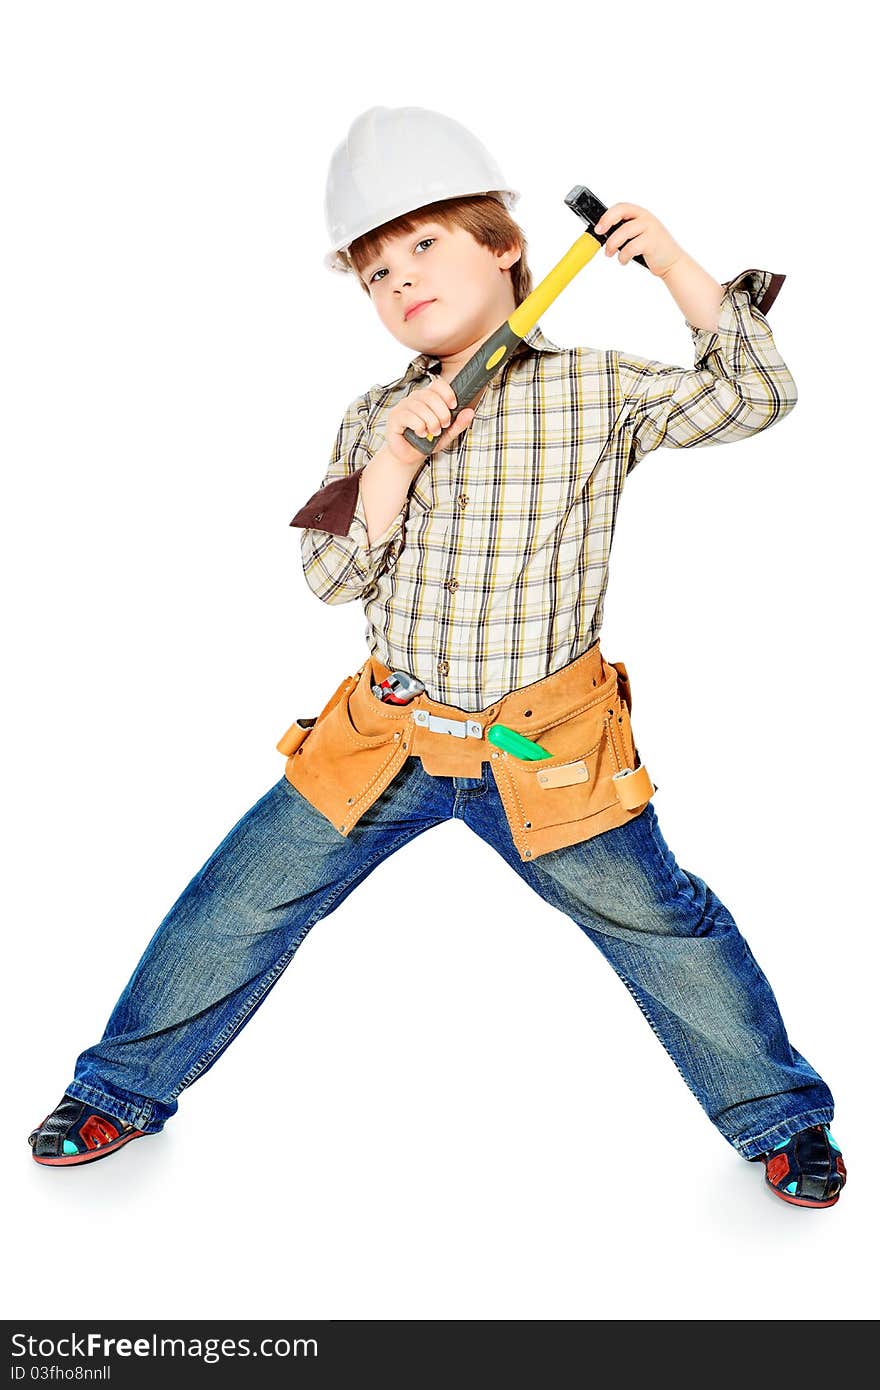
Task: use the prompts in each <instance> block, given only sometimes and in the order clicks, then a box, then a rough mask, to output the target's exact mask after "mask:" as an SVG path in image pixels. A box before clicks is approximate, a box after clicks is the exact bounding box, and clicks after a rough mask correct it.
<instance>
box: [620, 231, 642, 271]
mask: <svg viewBox="0 0 880 1390" xmlns="http://www.w3.org/2000/svg"><path fill="white" fill-rule="evenodd" d="M647 241H648V238H647V236H646V235H645V234H644V233H643V234H642V235H641V236H637V237H633V239H632V241H630V242H628V243H627V244H626V246H624V248H623V250H622V251H621V253H620V255H619V257H618V260H619V262H620V264H621V265H626V264H627V262H628V261H631V260H632V258H633V256H640V255H642V254H644V252H645V251H646V250H647Z"/></svg>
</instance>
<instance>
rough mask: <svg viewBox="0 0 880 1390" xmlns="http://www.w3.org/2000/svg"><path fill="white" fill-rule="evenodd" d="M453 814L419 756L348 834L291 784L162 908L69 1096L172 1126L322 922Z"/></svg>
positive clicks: (268, 799) (149, 1127)
mask: <svg viewBox="0 0 880 1390" xmlns="http://www.w3.org/2000/svg"><path fill="white" fill-rule="evenodd" d="M451 809H452V795H451V792H450V789H449V784H448V782H446V783H441V782H439V781H438V780H437V779H432V778H430V777H428V776H427V775H426V774H425V773H424V771H423V769H422V765H421V763H420V762H419V761H418V760H416V759H410V760H409V761H408V762H407V763H405V764H404V766H403V768H402V769H401V771H400V773H399V774H398V775H397V777H396V778H395V780H394V781H393V782H392V783H391V785H390V786H389V787H388V788H386V790H385V791H384V792H383V793H382V795H381V796H380V797H379V798H378V799H377V801H376V802H374V804H373V805H372V806H371V807H370V809H369V811H367V812H366V814H365V815H364V816H363V817H362V818H361V819H360V821H358V823H357V825H356V826H355V827H354V829H353V830H352V831H351V833H350V834H349V835H348V836H347V837H346V836H343V835H341V834H340V833H339V832H338V831H337V830H336V828H335V827H334V826H332V825H331V824H330V823H329V821H327V820H326V819H325V817H324V816H322V815H321V814H320V813H319V812H318V811H316V810H315V809H314V807H312V806H311V804H310V803H309V802H308V801H306V800H305V798H304V797H302V796H301V795H300V793H299V792H298V791H297V790H296V788H295V787H293V786H292V785H291V784H290V783H289V782H288V781H287V779H286V777H282V778H281V780H280V781H279V782H277V783H276V784H275V786H274V787H272V788H271V789H270V790H269V791H268V792H266V794H265V795H264V796H263V797H261V798H260V800H259V801H257V802H256V803H255V805H253V806H252V807H251V809H250V810H249V811H247V812H246V813H245V814H244V815H243V816H242V817H241V819H240V820H239V821H238V822H237V823H236V824H235V825H234V826H233V827H232V829H231V830H230V831H229V833H228V834H227V835H226V837H225V838H224V839H223V840H222V841H221V843H220V844H219V845H218V846H217V848H216V849H215V851H214V852H213V854H212V855H211V856H210V858H209V859H208V860H207V861H206V862H205V864H204V865H203V866H202V868H201V869H200V870H199V871H198V873H197V874H195V876H194V877H193V878H192V880H191V881H190V883H189V884H188V885H187V887H186V888H185V889H184V890H183V892H182V893H181V894H180V896H179V898H178V899H177V901H176V902H175V903H174V905H173V907H172V908H171V909H170V910H169V912H168V913H167V914H166V916H165V918H164V919H163V921H162V922H161V923H160V925H159V927H158V928H157V930H156V932H155V933H154V935H153V937H152V939H151V940H150V942H149V943H148V945H147V947H146V950H145V951H144V954H143V955H142V957H141V959H140V961H139V962H138V965H137V966H136V968H135V970H134V973H133V975H132V976H131V979H130V980H129V982H128V984H127V985H126V987H125V989H124V990H123V992H122V994H121V996H120V998H119V1000H118V1002H117V1004H116V1006H115V1008H114V1010H113V1013H112V1014H111V1016H110V1019H109V1022H108V1023H107V1027H106V1029H105V1030H104V1035H103V1037H102V1038H101V1040H100V1041H99V1042H98V1043H96V1044H95V1046H94V1047H90V1048H88V1049H87V1050H86V1051H85V1052H82V1053H81V1054H80V1055H79V1057H78V1058H77V1061H76V1065H75V1069H74V1079H73V1081H72V1082H71V1083H70V1085H69V1086H68V1087H67V1091H68V1093H69V1094H70V1095H73V1096H76V1097H77V1098H78V1099H80V1100H84V1101H87V1102H90V1103H92V1104H94V1105H98V1106H100V1107H101V1108H102V1109H104V1110H107V1111H108V1112H109V1113H110V1114H111V1115H115V1116H116V1117H117V1118H118V1119H121V1120H127V1121H128V1122H129V1123H131V1124H134V1125H136V1126H137V1128H139V1129H142V1130H144V1131H145V1132H146V1133H150V1134H152V1133H155V1132H157V1131H158V1130H160V1129H162V1128H163V1126H164V1124H165V1122H166V1120H168V1119H169V1118H170V1117H171V1116H172V1115H173V1114H174V1113H175V1111H176V1110H177V1106H178V1099H177V1098H178V1096H179V1095H180V1093H181V1091H182V1090H183V1089H184V1088H185V1087H186V1086H191V1085H192V1083H193V1082H194V1081H196V1080H197V1079H198V1078H199V1077H200V1076H203V1075H204V1073H205V1072H206V1071H207V1070H208V1068H209V1067H211V1066H213V1064H214V1063H215V1062H216V1061H217V1059H218V1057H219V1056H220V1054H221V1053H222V1052H223V1050H224V1049H225V1048H226V1047H227V1046H228V1045H229V1043H230V1042H231V1041H232V1040H233V1038H234V1037H235V1035H236V1034H237V1033H238V1032H239V1031H240V1029H241V1028H243V1027H244V1025H245V1024H246V1023H247V1022H248V1021H249V1019H251V1018H252V1017H253V1015H254V1012H255V1010H256V1009H258V1008H259V1006H260V1004H261V1003H262V1002H263V1000H264V999H265V998H266V996H267V994H268V992H269V990H270V989H271V988H272V986H273V985H274V984H275V983H276V982H277V980H278V979H279V977H280V976H281V974H282V973H283V971H284V970H285V968H286V967H287V965H288V964H289V963H290V961H291V959H292V957H293V954H294V952H295V951H296V949H297V947H298V946H299V945H300V944H301V942H302V941H303V940H304V938H305V936H306V934H307V933H308V932H309V930H310V929H311V927H312V926H314V924H315V922H317V921H319V920H320V919H321V918H324V917H327V916H328V915H329V914H330V913H331V912H333V911H334V909H335V908H337V907H338V906H339V904H340V903H341V902H343V901H344V900H345V898H347V897H348V895H349V893H351V891H352V890H353V889H354V888H355V887H356V886H357V884H358V883H360V882H362V881H363V880H364V879H365V878H366V877H367V875H368V874H369V873H371V872H372V870H373V869H374V868H375V867H376V865H377V864H379V863H380V862H381V861H382V860H383V859H387V858H388V856H389V855H390V854H393V853H394V851H395V850H397V849H400V848H401V846H402V845H405V844H407V843H408V842H409V841H410V840H413V839H414V838H415V837H416V836H417V835H420V834H421V833H422V832H423V831H425V830H428V829H430V827H431V826H432V825H438V824H440V823H441V822H442V821H444V820H446V819H448V818H449V816H450V814H451Z"/></svg>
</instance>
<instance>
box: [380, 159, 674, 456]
mask: <svg viewBox="0 0 880 1390" xmlns="http://www.w3.org/2000/svg"><path fill="white" fill-rule="evenodd" d="M565 202H566V205H567V206H568V207H570V208H571V210H572V212H575V213H577V215H578V217H579V218H580V219H581V221H582V222H585V223H586V225H587V227H588V228H589V230H588V231H586V232H584V234H583V235H582V236H579V237H578V239H577V241H576V242H575V243H574V245H573V246H572V247H571V248H570V250H568V251H566V253H565V255H564V256H563V257H562V260H561V261H559V263H558V264H557V265H555V266H554V267H553V269H552V270H551V271H550V274H549V275H546V276H545V277H544V279H543V280H542V281H541V283H540V285H537V286H536V287H535V289H533V290H532V292H531V294H530V295H529V296H528V298H526V299H524V300H523V302H522V304H519V305H518V306H517V308H516V309H514V311H513V313H512V314H511V315H510V318H509V319H507V321H506V322H505V323H502V325H501V327H500V328H498V329H496V331H495V332H494V333H493V334H492V336H491V338H487V339H486V341H485V343H483V345H482V347H480V348H478V349H477V351H476V352H475V353H474V355H473V357H471V358H469V359H468V361H467V362H465V364H464V366H463V367H462V369H461V371H460V372H459V373H458V374H457V375H456V376H454V377H453V379H452V381H451V382H450V383H449V384H450V386H451V387H452V389H453V391H454V392H455V400H456V406H455V409H454V410H453V411H452V412H451V415H452V419H453V420H454V419H455V417H456V416H457V415H458V412H459V411H460V410H464V409H465V407H466V406H468V405H470V403H471V401H472V400H474V398H475V397H476V396H478V395H479V393H480V392H481V391H482V389H483V387H484V386H485V385H486V383H487V382H488V381H489V380H490V379H491V378H492V377H493V376H494V375H495V372H496V371H497V370H498V368H499V367H500V366H501V365H502V363H504V362H506V361H507V360H508V359H509V358H510V355H511V353H512V352H513V350H514V348H516V347H517V346H518V345H519V344H520V343H521V342H522V340H523V338H524V337H525V335H526V334H527V333H528V332H529V330H530V329H532V328H533V327H534V326H535V324H536V323H537V322H538V319H539V318H540V317H541V315H542V314H543V312H544V310H545V309H546V308H547V305H548V304H552V303H553V301H554V299H555V298H556V296H557V295H558V294H560V293H561V292H562V290H564V289H565V287H566V285H567V284H568V283H569V282H570V281H571V280H573V279H574V277H575V276H576V275H577V273H578V271H579V270H582V269H583V267H584V266H585V265H586V264H587V261H590V260H592V259H593V257H594V256H595V254H596V252H597V251H598V250H599V249H600V247H602V246H604V245H605V242H606V241H607V240H608V238H609V237H610V236H611V235H612V234H613V233H614V232H616V231H617V228H618V227H619V226H620V225H621V223H620V222H615V224H614V226H613V227H609V229H608V231H607V232H597V231H596V223H597V222H598V221H599V219H600V218H601V216H602V214H603V213H605V212H607V211H608V209H607V208H606V206H605V204H604V203H603V202H600V200H599V199H598V198H597V197H596V195H595V193H591V192H590V190H589V188H585V187H584V185H583V184H582V183H576V184H575V186H574V188H573V189H572V190H571V192H570V193H567V194H566V197H565ZM633 260H634V261H638V263H639V265H643V266H645V268H646V269H650V267H649V266H648V263H647V261H646V260H645V258H644V256H633ZM450 423H451V422H450ZM447 428H448V426H447ZM403 437H404V439H405V440H406V441H407V443H408V444H413V445H414V446H415V447H416V448H417V449H418V450H419V452H420V453H422V454H430V452H431V449H432V446H433V441H434V438H435V436H434V435H433V434H429V435H421V434H416V432H415V430H412V429H405V430H404V432H403Z"/></svg>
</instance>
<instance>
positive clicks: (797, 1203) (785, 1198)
mask: <svg viewBox="0 0 880 1390" xmlns="http://www.w3.org/2000/svg"><path fill="white" fill-rule="evenodd" d="M765 1185H766V1186H767V1187H769V1189H770V1191H771V1192H772V1193H773V1196H774V1197H778V1198H779V1200H780V1201H781V1202H788V1203H789V1205H790V1206H793V1207H833V1206H834V1204H835V1202H838V1201H840V1193H839V1192H835V1194H834V1196H833V1197H829V1198H828V1200H827V1201H825V1202H813V1201H811V1200H810V1198H809V1197H793V1196H791V1195H786V1193H784V1192H780V1191H779V1188H778V1187H774V1186H773V1184H772V1183H770V1182H768V1183H766V1184H765Z"/></svg>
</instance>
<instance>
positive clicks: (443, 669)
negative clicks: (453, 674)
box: [437, 661, 449, 676]
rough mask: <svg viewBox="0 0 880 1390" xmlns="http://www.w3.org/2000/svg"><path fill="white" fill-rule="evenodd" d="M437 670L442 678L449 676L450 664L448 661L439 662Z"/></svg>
mask: <svg viewBox="0 0 880 1390" xmlns="http://www.w3.org/2000/svg"><path fill="white" fill-rule="evenodd" d="M437 670H438V671H439V672H440V674H441V676H448V675H449V662H448V661H438V662H437Z"/></svg>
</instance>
